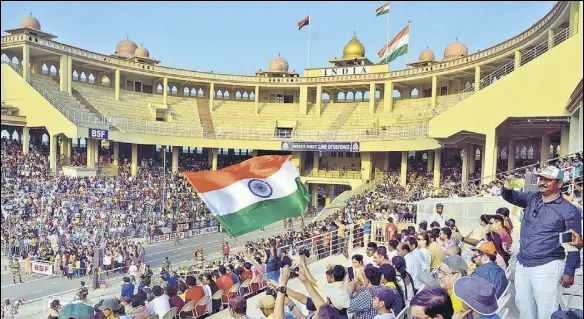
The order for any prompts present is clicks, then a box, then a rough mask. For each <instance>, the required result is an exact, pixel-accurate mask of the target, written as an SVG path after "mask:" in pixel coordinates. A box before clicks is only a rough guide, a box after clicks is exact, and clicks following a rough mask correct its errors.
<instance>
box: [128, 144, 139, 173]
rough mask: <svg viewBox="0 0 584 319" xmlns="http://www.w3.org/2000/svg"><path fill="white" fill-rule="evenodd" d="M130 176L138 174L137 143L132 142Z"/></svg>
mask: <svg viewBox="0 0 584 319" xmlns="http://www.w3.org/2000/svg"><path fill="white" fill-rule="evenodd" d="M130 170H131V172H132V176H136V175H138V144H135V143H132V166H131V168H130Z"/></svg>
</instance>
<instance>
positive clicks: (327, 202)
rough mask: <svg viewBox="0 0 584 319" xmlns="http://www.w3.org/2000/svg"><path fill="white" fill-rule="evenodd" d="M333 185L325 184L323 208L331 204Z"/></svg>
mask: <svg viewBox="0 0 584 319" xmlns="http://www.w3.org/2000/svg"><path fill="white" fill-rule="evenodd" d="M334 186H335V185H333V184H326V185H325V190H326V197H325V198H324V206H325V207H328V206H329V205H330V204H331V201H332V198H333V189H334V188H333V187H334Z"/></svg>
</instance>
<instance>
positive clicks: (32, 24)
mask: <svg viewBox="0 0 584 319" xmlns="http://www.w3.org/2000/svg"><path fill="white" fill-rule="evenodd" d="M20 27H21V28H31V29H36V30H40V29H41V23H40V22H39V20H37V19H36V18H35V17H33V16H32V13H31V14H30V15H28V16H26V17H24V18H22V20H20Z"/></svg>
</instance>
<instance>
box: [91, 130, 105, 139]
mask: <svg viewBox="0 0 584 319" xmlns="http://www.w3.org/2000/svg"><path fill="white" fill-rule="evenodd" d="M88 137H89V138H96V139H100V140H107V137H108V135H107V130H100V129H96V128H90V129H89V136H88Z"/></svg>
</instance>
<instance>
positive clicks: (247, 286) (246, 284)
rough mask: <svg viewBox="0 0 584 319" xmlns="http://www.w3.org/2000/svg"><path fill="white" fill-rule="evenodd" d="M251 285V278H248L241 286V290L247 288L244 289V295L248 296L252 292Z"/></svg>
mask: <svg viewBox="0 0 584 319" xmlns="http://www.w3.org/2000/svg"><path fill="white" fill-rule="evenodd" d="M250 286H251V279H246V280H244V281H243V282H242V283H241V285H240V286H239V291H241V290H242V289H245V291H243V295H245V296H247V295H249V294H251V287H250Z"/></svg>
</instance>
